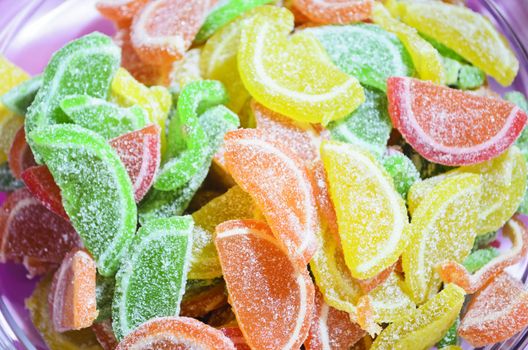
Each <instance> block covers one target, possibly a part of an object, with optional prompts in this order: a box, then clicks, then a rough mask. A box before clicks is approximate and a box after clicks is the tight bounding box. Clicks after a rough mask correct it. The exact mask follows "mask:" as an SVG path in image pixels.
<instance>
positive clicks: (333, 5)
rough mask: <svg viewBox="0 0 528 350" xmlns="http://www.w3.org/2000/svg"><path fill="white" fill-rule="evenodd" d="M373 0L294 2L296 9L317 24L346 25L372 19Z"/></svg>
mask: <svg viewBox="0 0 528 350" xmlns="http://www.w3.org/2000/svg"><path fill="white" fill-rule="evenodd" d="M372 3H373V1H372V0H293V4H294V7H295V9H297V10H299V11H300V12H301V13H302V14H304V15H305V16H306V17H308V18H309V19H310V20H312V21H313V22H315V23H322V24H335V23H339V24H346V23H352V22H359V21H364V20H366V19H369V18H370V13H371V11H372Z"/></svg>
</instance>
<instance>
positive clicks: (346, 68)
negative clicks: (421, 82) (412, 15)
mask: <svg viewBox="0 0 528 350" xmlns="http://www.w3.org/2000/svg"><path fill="white" fill-rule="evenodd" d="M305 31H306V32H308V33H312V34H314V35H315V36H316V37H317V39H319V41H320V42H321V44H322V45H323V47H324V48H325V50H326V52H328V55H329V56H330V58H331V59H332V61H333V62H334V63H335V65H336V66H337V67H339V68H340V69H341V70H342V71H343V72H345V73H347V74H349V75H351V76H354V77H356V78H357V79H358V80H359V82H360V83H361V84H363V85H368V86H370V87H373V88H376V89H379V90H381V91H386V90H387V83H386V81H387V78H388V77H392V76H413V75H414V66H413V63H412V60H411V57H410V56H409V53H408V52H407V50H406V49H405V47H404V46H403V44H402V43H401V41H400V39H398V37H397V36H396V35H394V34H392V33H389V32H387V31H385V30H384V29H382V28H380V27H378V26H377V25H374V24H357V25H349V26H322V27H313V28H308V29H305Z"/></svg>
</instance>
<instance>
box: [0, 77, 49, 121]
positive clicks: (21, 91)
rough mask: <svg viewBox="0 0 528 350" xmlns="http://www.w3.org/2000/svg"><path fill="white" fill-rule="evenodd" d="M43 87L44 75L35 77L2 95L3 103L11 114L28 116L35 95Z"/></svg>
mask: <svg viewBox="0 0 528 350" xmlns="http://www.w3.org/2000/svg"><path fill="white" fill-rule="evenodd" d="M41 86H42V75H37V76H34V77H33V78H31V79H29V80H26V81H24V82H22V83H20V84H19V85H17V86H15V87H13V88H12V89H11V90H9V91H8V92H6V93H5V94H4V95H2V97H1V101H2V103H3V104H4V106H6V107H7V109H9V110H10V111H11V112H13V113H15V114H18V115H26V113H27V109H28V107H29V106H30V105H31V103H32V102H33V100H34V99H35V95H36V94H37V91H38V89H40V87H41Z"/></svg>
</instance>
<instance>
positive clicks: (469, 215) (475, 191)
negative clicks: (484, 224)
mask: <svg viewBox="0 0 528 350" xmlns="http://www.w3.org/2000/svg"><path fill="white" fill-rule="evenodd" d="M481 193H482V185H481V181H480V176H479V175H475V174H460V175H456V176H450V177H447V178H446V179H444V180H442V181H441V182H440V183H439V184H438V185H436V186H435V187H434V188H433V190H432V191H431V192H430V193H429V194H428V195H427V199H424V200H422V201H421V203H420V205H419V206H418V207H417V208H416V209H415V211H414V213H413V217H412V221H411V241H410V243H409V245H408V246H407V248H406V249H405V251H404V252H403V256H402V266H403V271H404V272H405V283H406V285H407V287H408V290H409V292H410V293H411V295H412V298H413V300H414V302H415V303H417V304H422V303H424V302H425V301H427V300H428V299H429V298H431V297H432V296H433V295H435V294H436V293H437V292H438V290H439V289H440V286H441V285H442V280H441V279H440V277H439V276H438V274H437V273H436V271H435V266H436V265H437V264H439V263H442V262H444V261H449V260H454V261H457V262H460V263H461V262H462V261H463V260H464V259H465V258H466V257H467V256H468V255H469V253H470V252H471V248H472V247H473V243H474V241H475V237H476V228H477V223H478V212H479V210H480V207H479V204H478V203H479V202H480V197H481Z"/></svg>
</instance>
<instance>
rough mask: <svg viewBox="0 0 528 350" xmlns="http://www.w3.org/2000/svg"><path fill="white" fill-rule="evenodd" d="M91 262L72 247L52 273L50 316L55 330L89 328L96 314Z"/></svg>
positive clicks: (88, 257)
mask: <svg viewBox="0 0 528 350" xmlns="http://www.w3.org/2000/svg"><path fill="white" fill-rule="evenodd" d="M95 274H96V268H95V261H94V260H93V258H92V257H91V256H90V254H88V252H86V251H84V250H80V249H75V250H73V251H71V252H69V253H68V254H66V256H65V257H64V260H63V261H62V264H61V266H60V267H59V269H58V270H57V271H56V272H55V275H54V276H53V282H52V283H51V289H50V294H49V298H48V300H49V307H50V318H51V321H52V322H53V327H54V328H55V330H56V331H57V332H65V331H71V330H79V329H82V328H87V327H90V326H91V325H92V323H93V321H94V320H95V318H96V317H97V307H96V299H95Z"/></svg>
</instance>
